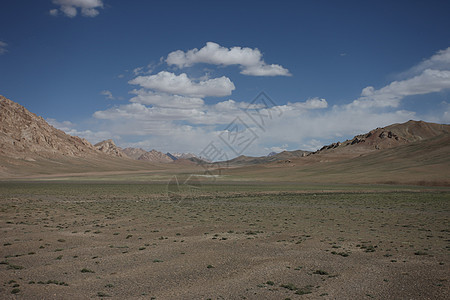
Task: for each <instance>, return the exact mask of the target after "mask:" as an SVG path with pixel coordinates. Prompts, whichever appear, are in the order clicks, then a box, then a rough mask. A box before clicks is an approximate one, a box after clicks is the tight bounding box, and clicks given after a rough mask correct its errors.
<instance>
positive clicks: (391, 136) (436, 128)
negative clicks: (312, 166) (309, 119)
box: [314, 120, 450, 154]
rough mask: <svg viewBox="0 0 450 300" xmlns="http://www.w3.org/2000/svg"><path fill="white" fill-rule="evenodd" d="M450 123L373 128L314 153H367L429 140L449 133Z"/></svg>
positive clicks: (415, 122)
mask: <svg viewBox="0 0 450 300" xmlns="http://www.w3.org/2000/svg"><path fill="white" fill-rule="evenodd" d="M449 133H450V125H445V124H435V123H427V122H423V121H413V120H410V121H408V122H406V123H402V124H392V125H389V126H386V127H384V128H377V129H374V130H371V131H370V132H368V133H366V134H360V135H357V136H355V137H353V139H350V140H346V141H344V142H342V143H341V142H337V143H333V144H331V145H327V146H323V147H322V148H321V149H320V150H318V151H316V152H314V154H327V153H335V154H336V153H346V154H351V153H358V154H361V153H367V152H371V151H375V150H381V149H388V148H394V147H397V146H400V145H405V144H408V143H411V142H416V141H421V140H427V139H430V138H433V137H436V136H439V135H441V134H449Z"/></svg>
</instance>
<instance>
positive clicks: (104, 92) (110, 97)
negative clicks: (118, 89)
mask: <svg viewBox="0 0 450 300" xmlns="http://www.w3.org/2000/svg"><path fill="white" fill-rule="evenodd" d="M100 95H103V96H106V98H108V99H110V100H114V99H116V98H115V97H114V96H113V94H112V93H111V91H109V90H103V91H101V92H100Z"/></svg>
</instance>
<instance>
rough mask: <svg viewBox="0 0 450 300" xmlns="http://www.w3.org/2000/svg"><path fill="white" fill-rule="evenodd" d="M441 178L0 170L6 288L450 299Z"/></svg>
mask: <svg viewBox="0 0 450 300" xmlns="http://www.w3.org/2000/svg"><path fill="white" fill-rule="evenodd" d="M449 201H450V192H449V190H448V188H438V187H418V186H393V185H371V186H359V185H353V186H352V185H329V186H322V185H317V186H315V185H305V186H302V185H299V184H283V183H276V184H269V183H240V184H239V183H236V182H234V183H230V184H226V183H223V182H222V183H217V184H216V183H209V184H203V185H195V184H193V185H190V186H187V185H186V186H184V187H183V186H181V187H180V186H177V185H167V184H163V183H146V182H134V183H124V182H123V181H120V182H109V183H108V182H95V181H93V182H77V181H61V182H50V181H45V182H1V183H0V203H1V206H0V207H1V209H0V230H1V244H0V249H1V251H0V255H1V257H0V260H1V262H0V295H1V298H2V299H62V298H65V299H88V298H104V297H110V298H115V299H125V298H127V299H448V298H449V297H450V286H449V280H450V276H449V275H450V271H449V264H450V260H449V250H450V226H449V225H450V224H449V216H450V205H449Z"/></svg>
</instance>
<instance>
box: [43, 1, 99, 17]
mask: <svg viewBox="0 0 450 300" xmlns="http://www.w3.org/2000/svg"><path fill="white" fill-rule="evenodd" d="M52 2H53V4H55V5H58V6H59V8H57V9H56V8H54V9H51V10H50V11H49V13H50V15H52V16H57V15H59V14H60V13H62V14H63V15H65V16H66V17H69V18H73V17H76V15H77V14H78V10H79V9H80V10H81V14H82V15H83V16H85V17H95V16H97V15H98V14H99V11H98V9H99V8H103V0H52Z"/></svg>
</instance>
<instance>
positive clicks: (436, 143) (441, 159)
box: [224, 133, 450, 186]
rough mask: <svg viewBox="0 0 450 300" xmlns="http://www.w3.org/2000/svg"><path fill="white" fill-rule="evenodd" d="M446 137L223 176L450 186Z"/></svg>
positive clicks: (239, 170) (242, 169) (449, 145)
mask: <svg viewBox="0 0 450 300" xmlns="http://www.w3.org/2000/svg"><path fill="white" fill-rule="evenodd" d="M449 154H450V134H446V133H443V134H441V135H438V136H435V137H432V138H429V139H425V140H420V141H416V142H410V143H407V144H404V145H401V146H398V147H393V148H389V149H382V150H378V151H370V152H368V153H365V154H358V155H356V156H355V155H354V154H353V155H352V156H350V157H349V156H347V155H341V156H340V157H339V159H337V157H338V156H333V159H325V158H328V157H327V156H316V155H310V156H307V157H303V158H297V159H293V160H292V163H290V164H279V163H270V164H264V165H254V166H246V167H239V168H233V169H229V170H226V171H224V174H225V175H231V176H238V178H243V177H244V178H253V179H254V180H268V181H285V182H296V183H305V184H349V183H352V184H380V183H390V184H392V183H395V184H414V185H416V184H420V185H443V186H448V185H450V172H448V170H449V168H450V155H449Z"/></svg>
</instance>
